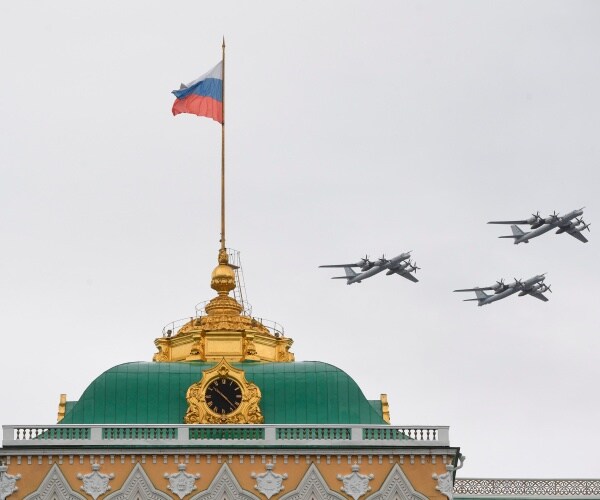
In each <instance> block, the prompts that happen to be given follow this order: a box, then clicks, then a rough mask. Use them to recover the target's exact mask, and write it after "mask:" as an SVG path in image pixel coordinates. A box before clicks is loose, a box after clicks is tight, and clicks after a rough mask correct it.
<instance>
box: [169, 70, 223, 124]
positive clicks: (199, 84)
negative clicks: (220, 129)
mask: <svg viewBox="0 0 600 500" xmlns="http://www.w3.org/2000/svg"><path fill="white" fill-rule="evenodd" d="M172 93H173V94H175V97H176V98H177V99H176V100H175V102H174V103H173V115H178V114H180V113H191V114H194V115H198V116H206V117H208V118H212V119H213V120H215V121H218V122H219V123H221V124H222V123H223V61H221V62H220V63H219V64H217V65H216V66H215V67H214V68H213V69H211V70H210V71H209V72H207V73H205V74H203V75H202V76H201V77H200V78H197V79H196V80H194V81H193V82H190V83H188V84H187V85H183V84H182V85H181V88H180V89H179V90H173V92H172Z"/></svg>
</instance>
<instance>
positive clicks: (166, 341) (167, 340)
mask: <svg viewBox="0 0 600 500" xmlns="http://www.w3.org/2000/svg"><path fill="white" fill-rule="evenodd" d="M218 260H219V264H218V265H217V267H215V269H214V270H213V272H212V275H211V280H210V286H211V288H212V289H213V290H216V292H217V293H218V295H217V296H216V297H215V298H213V299H212V300H211V301H210V302H209V303H208V304H206V306H205V307H204V309H205V311H206V315H200V316H197V317H195V318H193V317H192V318H190V321H189V322H186V323H185V324H184V325H183V326H182V327H181V328H179V330H178V331H177V333H176V334H175V335H173V336H171V333H170V332H169V334H168V335H167V336H163V337H162V338H158V339H156V340H155V341H154V344H155V345H156V347H157V348H158V352H157V353H156V354H155V355H154V357H153V360H154V361H158V362H165V361H195V360H197V361H218V360H221V359H223V358H225V359H227V360H228V361H246V360H249V361H250V360H251V361H270V362H290V361H294V355H293V354H292V353H291V352H290V347H291V346H292V343H293V342H294V341H293V340H292V339H290V338H288V337H285V336H283V330H281V331H279V330H274V331H271V330H269V328H267V327H266V326H265V325H264V324H263V323H262V321H263V320H260V319H257V318H253V317H251V316H244V315H242V312H243V310H244V308H243V306H242V305H241V304H240V303H239V302H238V301H237V300H236V299H235V298H234V297H231V296H230V295H229V292H230V291H232V290H234V289H235V287H236V277H235V268H234V267H233V266H232V265H231V264H230V263H229V257H228V255H227V250H225V249H224V248H222V249H221V250H220V251H219V259H218Z"/></svg>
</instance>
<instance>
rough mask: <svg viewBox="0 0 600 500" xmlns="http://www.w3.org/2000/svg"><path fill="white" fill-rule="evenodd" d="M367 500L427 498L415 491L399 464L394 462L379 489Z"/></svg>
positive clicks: (424, 499) (421, 499) (415, 499)
mask: <svg viewBox="0 0 600 500" xmlns="http://www.w3.org/2000/svg"><path fill="white" fill-rule="evenodd" d="M368 500H427V497H426V496H425V495H421V494H420V493H417V492H416V491H415V489H414V488H413V487H412V484H410V481H409V480H408V478H407V477H406V476H405V475H404V472H402V469H401V468H400V466H399V465H398V464H395V465H394V467H392V470H391V471H390V473H389V474H388V476H387V478H386V479H385V481H384V482H383V484H382V485H381V488H379V491H378V492H377V493H373V494H372V495H370V496H369V497H368Z"/></svg>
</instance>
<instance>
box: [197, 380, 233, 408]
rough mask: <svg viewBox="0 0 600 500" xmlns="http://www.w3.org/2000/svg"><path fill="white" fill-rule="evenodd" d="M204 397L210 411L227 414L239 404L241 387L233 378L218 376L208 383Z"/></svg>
mask: <svg viewBox="0 0 600 500" xmlns="http://www.w3.org/2000/svg"><path fill="white" fill-rule="evenodd" d="M204 397H205V398H206V404H207V405H208V407H209V408H210V410H211V411H213V412H214V413H217V414H218V415H228V414H229V413H233V412H234V411H235V410H237V409H238V407H239V406H240V403H241V402H242V388H241V387H240V386H239V385H238V383H237V382H236V381H235V380H232V379H230V378H218V379H216V380H213V381H212V382H211V383H210V384H208V387H207V388H206V392H205V393H204Z"/></svg>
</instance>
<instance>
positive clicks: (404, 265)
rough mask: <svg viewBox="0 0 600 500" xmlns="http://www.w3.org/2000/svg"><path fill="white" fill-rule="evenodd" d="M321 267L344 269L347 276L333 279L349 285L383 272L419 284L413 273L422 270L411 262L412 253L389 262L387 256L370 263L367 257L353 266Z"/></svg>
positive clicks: (406, 253)
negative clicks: (357, 269)
mask: <svg viewBox="0 0 600 500" xmlns="http://www.w3.org/2000/svg"><path fill="white" fill-rule="evenodd" d="M319 267H342V268H344V271H345V274H346V275H345V276H334V277H333V278H331V279H334V280H346V284H347V285H352V284H353V283H360V282H362V281H363V280H365V279H367V278H370V277H371V276H375V275H376V274H379V273H381V272H383V271H387V272H386V273H385V274H386V275H387V276H390V275H392V274H398V275H400V276H402V277H403V278H406V279H407V280H410V281H412V282H413V283H417V282H418V281H419V280H418V279H417V278H416V277H415V276H413V274H411V273H416V272H417V269H421V268H420V267H417V263H416V262H411V260H410V252H405V253H401V254H400V255H397V256H396V257H393V258H392V259H389V260H388V259H386V258H385V256H382V257H381V258H380V259H378V260H376V261H374V262H373V261H370V260H369V258H368V257H367V256H366V255H365V257H364V258H362V259H360V260H359V261H358V262H355V263H353V264H326V265H323V266H319ZM354 267H358V268H360V270H361V272H360V273H357V272H356V271H355V270H354V269H353V268H354Z"/></svg>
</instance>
